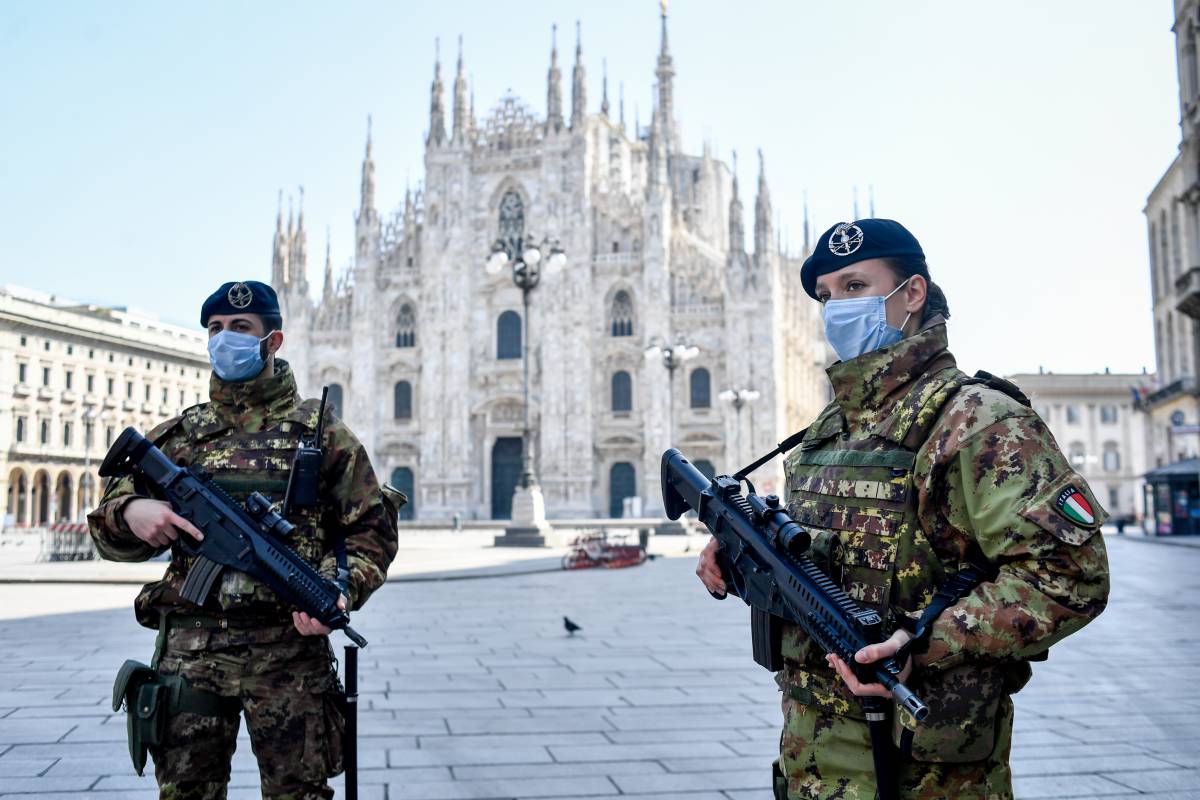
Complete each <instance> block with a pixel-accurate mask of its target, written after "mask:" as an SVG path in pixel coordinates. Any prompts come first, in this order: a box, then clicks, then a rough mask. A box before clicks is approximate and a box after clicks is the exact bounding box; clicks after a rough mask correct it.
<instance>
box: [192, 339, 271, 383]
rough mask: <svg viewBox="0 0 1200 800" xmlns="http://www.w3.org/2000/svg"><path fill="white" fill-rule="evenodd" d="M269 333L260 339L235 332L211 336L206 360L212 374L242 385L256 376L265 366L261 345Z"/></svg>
mask: <svg viewBox="0 0 1200 800" xmlns="http://www.w3.org/2000/svg"><path fill="white" fill-rule="evenodd" d="M274 332H275V331H271V333H274ZM271 333H268V334H267V335H266V336H264V337H263V338H261V339H259V338H258V337H257V336H251V335H250V334H248V333H238V332H237V331H221V332H220V333H218V334H217V335H216V336H213V337H212V338H211V339H209V340H208V360H209V361H210V362H212V368H213V372H215V373H217V377H218V378H220V379H221V380H223V381H228V382H230V383H242V382H244V381H248V380H250V379H251V378H253V377H254V376H256V375H258V373H260V372H262V370H263V367H264V366H266V362H265V361H264V360H263V355H262V343H263V342H265V341H266V340H267V339H268V338H270V336H271Z"/></svg>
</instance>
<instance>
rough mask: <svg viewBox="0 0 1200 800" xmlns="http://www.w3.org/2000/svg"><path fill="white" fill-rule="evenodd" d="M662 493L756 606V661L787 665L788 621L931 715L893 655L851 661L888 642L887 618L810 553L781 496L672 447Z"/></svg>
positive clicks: (868, 679) (861, 674)
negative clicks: (700, 529) (715, 472)
mask: <svg viewBox="0 0 1200 800" xmlns="http://www.w3.org/2000/svg"><path fill="white" fill-rule="evenodd" d="M747 483H749V482H748V481H747ZM662 493H663V505H664V507H665V508H666V512H667V516H668V517H669V518H670V519H679V517H680V516H681V515H682V514H683V513H684V512H686V511H689V510H693V509H694V510H695V511H696V515H697V516H698V517H699V519H700V522H702V523H704V526H705V527H706V528H708V530H709V531H710V532H711V533H712V535H713V536H715V537H716V539H717V541H718V542H720V551H719V553H718V556H717V560H718V563H719V564H720V565H721V573H722V576H723V577H724V579H725V586H726V587H727V588H728V590H729V592H730V593H732V594H736V595H737V596H738V597H741V598H742V599H743V600H745V601H746V604H747V605H749V606H750V607H751V609H752V612H751V614H752V620H751V630H752V639H753V645H754V660H755V661H757V662H758V663H759V664H761V665H763V666H764V667H767V668H768V669H771V670H779V669H781V668H782V663H781V660H780V658H779V656H778V641H779V635H780V633H781V628H780V627H779V624H778V621H779V620H780V619H782V620H786V621H788V622H792V623H794V624H796V625H799V626H800V627H802V628H803V629H804V631H805V632H806V633H807V634H808V635H809V637H810V638H811V639H812V640H813V641H814V642H815V643H816V644H817V646H819V647H821V648H822V649H823V650H824V651H825V652H826V653H834V654H836V655H838V656H839V657H841V659H842V660H843V661H845V662H846V664H848V665H849V666H850V668H851V669H853V670H854V672H855V675H856V676H857V677H858V679H859V680H860V681H862V682H863V683H881V684H883V685H884V687H886V688H887V689H888V690H889V691H891V693H892V696H893V697H894V698H895V699H896V702H897V703H899V704H900V705H901V706H903V707H904V708H905V709H907V710H908V711H909V713H911V714H912V715H913V717H915V718H916V719H917V720H923V719H925V717H927V716H928V715H929V707H928V706H926V705H925V703H923V702H922V701H921V699H920V698H919V697H917V696H916V695H915V694H913V693H912V691H911V690H909V688H908V687H907V686H905V685H904V684H903V683H901V682H900V671H901V668H902V666H903V665H902V664H899V663H897V661H896V659H894V658H884V659H881V660H879V661H876V662H874V663H872V664H859V663H858V662H856V661H855V660H854V654H855V653H857V652H858V651H859V650H861V649H862V648H864V647H866V646H867V645H869V644H876V643H878V642H881V641H883V635H882V634H883V620H882V619H881V618H880V616H879V614H878V613H876V612H875V611H874V610H872V609H869V608H863V607H862V606H860V605H859V604H858V603H856V602H854V600H852V599H850V597H849V596H847V595H846V593H845V592H843V591H842V590H841V588H840V587H838V586H837V585H836V584H835V583H834V582H833V581H831V580H830V579H829V577H828V576H827V575H826V574H825V573H824V572H822V571H821V569H820V568H819V567H817V565H816V564H814V563H813V562H812V559H810V558H809V557H808V556H807V555H805V551H806V550H807V549H808V545H809V535H808V532H807V531H806V530H804V529H803V528H802V527H800V525H798V524H797V523H796V521H795V520H793V519H792V518H791V517H789V516H788V514H787V512H786V511H784V510H783V509H782V508H780V505H779V498H778V497H776V496H774V495H769V496H767V497H759V496H758V495H757V494H756V493H755V492H754V487H753V486H751V487H750V491H749V492H748V493H746V494H745V495H743V494H742V490H741V481H740V480H739V479H737V478H731V477H729V476H726V475H719V476H717V477H716V478H713V479H712V480H709V479H708V478H706V477H705V476H704V473H702V472H700V470H698V469H696V467H695V466H694V465H693V464H692V463H691V462H689V461H688V460H687V459H686V458H684V456H683V454H682V453H680V452H679V451H678V450H676V449H674V448H672V449H670V450H668V451H666V452H665V453H663V457H662Z"/></svg>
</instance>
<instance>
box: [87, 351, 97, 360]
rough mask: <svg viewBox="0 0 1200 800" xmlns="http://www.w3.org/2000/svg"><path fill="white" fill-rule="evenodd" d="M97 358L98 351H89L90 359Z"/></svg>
mask: <svg viewBox="0 0 1200 800" xmlns="http://www.w3.org/2000/svg"><path fill="white" fill-rule="evenodd" d="M95 357H96V351H95V350H88V358H95Z"/></svg>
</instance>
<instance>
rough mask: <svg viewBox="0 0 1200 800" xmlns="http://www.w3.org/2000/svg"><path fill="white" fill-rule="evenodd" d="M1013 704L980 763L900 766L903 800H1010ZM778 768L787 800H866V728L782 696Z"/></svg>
mask: <svg viewBox="0 0 1200 800" xmlns="http://www.w3.org/2000/svg"><path fill="white" fill-rule="evenodd" d="M1012 724H1013V705H1012V700H1010V699H1009V698H1007V697H1005V698H1003V699H1002V700H1001V701H1000V708H999V711H998V712H997V718H996V739H995V745H994V746H993V748H992V752H991V754H990V755H989V756H988V757H987V758H985V759H984V760H982V761H973V762H966V763H957V764H951V763H940V764H935V763H930V762H921V761H914V760H911V759H904V760H902V761H901V763H900V769H899V774H900V797H901V798H904V800H1012V798H1013V791H1012V772H1011V771H1010V769H1009V766H1008V756H1009V750H1010V748H1011V745H1012ZM783 726H784V727H783V736H782V739H781V742H780V761H779V764H780V768H781V769H782V771H783V775H784V777H785V778H786V780H787V796H788V798H789V800H831V799H832V798H837V799H838V800H872V799H873V798H874V797H875V767H874V762H873V760H872V758H871V739H870V734H869V733H868V730H867V723H866V722H863V721H861V720H858V719H854V718H852V717H844V716H840V715H838V714H833V713H830V712H828V711H823V710H821V709H818V708H815V707H813V706H809V705H805V704H803V703H800V702H798V701H796V700H794V699H792V698H791V697H790V696H789V695H788V694H787V693H786V692H785V693H784V695H783Z"/></svg>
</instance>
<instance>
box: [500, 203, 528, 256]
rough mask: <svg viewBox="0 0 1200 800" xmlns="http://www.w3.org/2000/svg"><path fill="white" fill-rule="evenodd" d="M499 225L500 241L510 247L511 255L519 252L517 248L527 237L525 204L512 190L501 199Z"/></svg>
mask: <svg viewBox="0 0 1200 800" xmlns="http://www.w3.org/2000/svg"><path fill="white" fill-rule="evenodd" d="M499 223H500V241H502V242H504V244H505V245H506V246H507V247H508V252H509V253H510V255H511V254H512V253H515V252H519V251H518V250H517V248H518V246H519V244H520V242H521V240H522V239H523V238H524V237H525V203H524V201H522V200H521V195H519V194H517V193H516V192H515V191H513V190H512V189H509V190H508V191H507V192H505V193H504V196H503V197H501V198H500V211H499Z"/></svg>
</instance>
